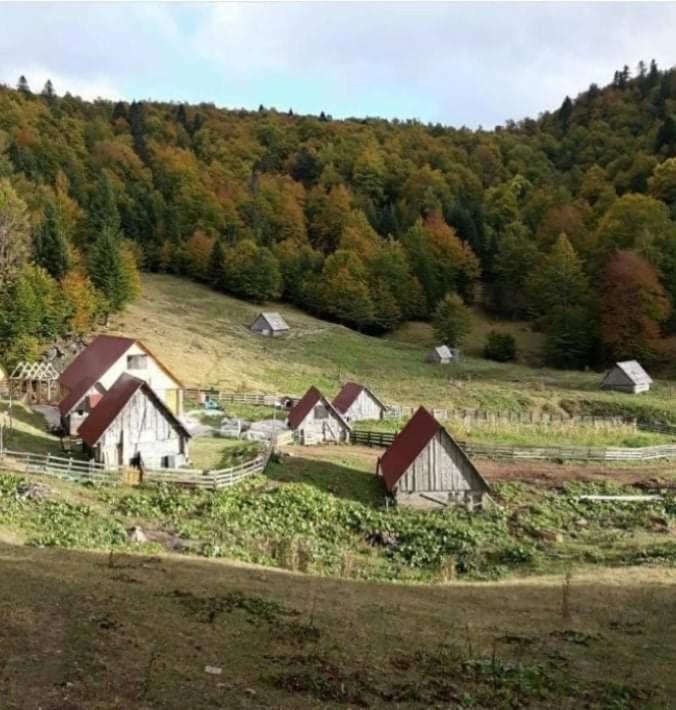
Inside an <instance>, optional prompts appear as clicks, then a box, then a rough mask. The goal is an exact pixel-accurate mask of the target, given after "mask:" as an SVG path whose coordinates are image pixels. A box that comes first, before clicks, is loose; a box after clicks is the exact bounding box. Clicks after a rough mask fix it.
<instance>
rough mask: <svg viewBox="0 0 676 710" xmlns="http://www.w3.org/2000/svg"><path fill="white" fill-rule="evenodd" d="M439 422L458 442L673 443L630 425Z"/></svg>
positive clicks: (396, 426) (382, 424) (364, 426)
mask: <svg viewBox="0 0 676 710" xmlns="http://www.w3.org/2000/svg"><path fill="white" fill-rule="evenodd" d="M442 423H443V424H444V426H445V427H446V429H447V430H448V431H449V432H450V433H451V435H452V436H453V437H454V438H456V439H457V440H459V441H475V442H481V443H486V444H520V445H526V446H567V445H570V446H591V447H604V446H608V447H610V446H613V447H614V446H618V447H627V448H637V447H642V446H658V445H660V444H671V443H673V442H674V437H673V436H672V435H669V434H661V433H655V432H649V431H641V430H639V429H637V428H636V427H635V426H633V425H631V424H608V425H592V424H582V423H579V422H576V423H575V424H567V423H562V424H558V423H557V424H518V423H512V422H496V423H490V422H482V421H477V422H473V423H471V424H468V423H466V422H465V421H464V420H462V419H454V420H451V421H448V422H442ZM405 424H406V420H404V419H402V420H396V419H385V420H382V421H374V420H371V421H364V422H355V423H354V428H355V429H359V430H365V431H384V432H392V433H396V432H398V431H401V429H402V428H403V427H404V426H405Z"/></svg>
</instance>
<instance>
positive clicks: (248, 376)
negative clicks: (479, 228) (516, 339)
mask: <svg viewBox="0 0 676 710" xmlns="http://www.w3.org/2000/svg"><path fill="white" fill-rule="evenodd" d="M271 307H273V308H275V309H278V310H280V311H281V313H282V314H283V315H284V317H285V318H286V319H287V321H288V322H289V325H290V326H291V329H292V331H291V334H290V335H289V336H288V337H285V338H276V339H271V338H264V337H260V336H256V335H254V334H253V333H251V332H250V331H249V330H248V328H247V326H248V325H249V324H250V323H251V322H252V321H253V318H254V317H255V315H256V314H257V313H258V312H259V311H260V310H261V308H260V307H257V306H254V305H251V304H249V303H246V302H244V301H239V300H236V299H233V298H230V297H227V296H224V295H222V294H219V293H216V292H214V291H212V290H210V289H208V288H206V287H204V286H200V285H197V284H194V283H191V282H188V281H184V280H181V279H178V278H175V277H170V276H164V275H147V276H145V277H144V279H143V294H142V296H141V298H140V299H139V300H138V302H136V303H134V304H132V305H131V306H130V307H129V308H128V310H127V311H126V313H124V314H123V315H122V316H120V317H118V318H117V319H115V320H114V322H113V323H112V328H113V330H114V331H115V332H118V333H125V334H129V335H135V336H137V337H139V338H141V339H142V340H143V341H144V342H146V343H147V345H148V346H149V347H150V348H151V350H153V351H155V352H156V353H157V354H158V355H159V356H160V357H161V358H162V359H163V360H164V361H166V363H167V365H169V367H171V368H172V369H173V370H175V372H176V374H177V375H178V376H179V377H180V378H182V379H183V380H184V381H185V383H186V384H188V385H193V386H196V385H200V386H203V387H206V386H213V387H216V388H219V389H222V390H229V391H232V390H240V389H241V390H243V391H253V392H266V391H267V392H270V391H276V392H280V393H282V394H302V393H303V392H304V391H305V389H306V388H307V387H308V386H310V385H312V384H315V385H318V386H319V387H320V388H322V389H324V390H325V391H326V393H327V394H328V395H330V396H331V395H333V393H335V392H336V391H337V390H338V388H339V386H340V384H341V382H344V381H346V380H349V379H355V380H357V381H360V382H364V383H367V384H370V385H371V386H373V388H374V389H375V390H376V392H378V393H379V394H380V395H381V396H382V397H383V398H384V399H386V400H388V401H392V402H395V403H400V404H408V405H413V406H415V405H417V404H421V403H422V404H426V405H427V406H439V407H458V408H482V409H492V410H496V409H506V410H511V411H528V410H533V409H544V410H545V411H551V412H555V411H561V406H562V404H563V403H570V404H567V405H566V406H568V408H573V409H575V408H578V409H580V408H582V409H584V411H592V410H594V411H602V410H614V411H619V412H629V413H630V412H634V411H635V412H645V413H649V412H650V411H651V409H653V408H654V409H656V410H659V411H663V412H667V413H670V412H673V415H671V416H674V418H676V403H675V401H676V398H675V397H674V394H675V393H676V387H674V385H673V384H671V383H669V382H658V383H657V384H656V386H655V388H654V391H653V392H651V393H649V394H647V395H641V396H640V397H630V396H623V395H618V394H609V393H602V392H600V391H599V389H598V384H599V380H600V375H599V374H598V373H594V372H572V371H560V370H546V369H533V368H529V367H527V366H525V365H500V364H497V363H492V362H489V361H487V360H482V359H479V358H475V357H467V358H465V360H464V361H463V362H462V363H460V364H458V365H453V366H450V367H436V366H433V365H429V364H427V363H426V362H425V361H424V358H425V354H426V350H427V344H426V343H423V344H421V345H415V344H411V343H410V342H408V343H403V342H397V341H395V340H393V339H384V338H374V337H370V336H366V335H361V334H359V333H357V332H355V331H352V330H350V329H348V328H344V327H342V326H339V325H335V324H332V323H327V322H325V321H322V320H319V319H317V318H313V317H311V316H308V315H306V314H304V313H302V312H300V311H298V310H297V309H294V308H292V307H290V306H287V305H278V304H275V305H273V306H271Z"/></svg>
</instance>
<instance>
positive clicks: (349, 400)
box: [333, 382, 364, 414]
mask: <svg viewBox="0 0 676 710" xmlns="http://www.w3.org/2000/svg"><path fill="white" fill-rule="evenodd" d="M362 390H364V387H363V386H362V385H359V384H357V383H356V382H346V383H345V384H344V385H343V387H342V389H341V390H340V392H338V394H337V395H336V398H335V399H334V400H333V406H334V407H335V408H336V409H337V410H338V411H339V412H341V413H342V414H345V412H347V410H348V409H349V408H350V407H351V406H352V404H353V403H354V401H355V399H357V397H359V395H360V394H361V393H362Z"/></svg>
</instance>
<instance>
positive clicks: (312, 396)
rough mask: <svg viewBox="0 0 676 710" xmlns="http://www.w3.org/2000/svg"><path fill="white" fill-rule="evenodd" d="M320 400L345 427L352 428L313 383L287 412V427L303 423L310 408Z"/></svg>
mask: <svg viewBox="0 0 676 710" xmlns="http://www.w3.org/2000/svg"><path fill="white" fill-rule="evenodd" d="M320 400H321V401H322V402H324V404H326V406H327V407H328V408H329V409H330V410H331V411H332V412H333V413H334V414H335V415H336V417H338V419H340V421H341V422H342V423H343V425H344V426H345V427H346V428H347V429H350V430H351V429H352V427H351V426H350V425H349V424H348V423H347V422H346V421H345V419H344V418H343V415H342V414H341V413H340V412H339V411H338V410H337V409H336V408H335V407H334V406H333V405H332V404H331V402H329V400H328V399H326V397H325V396H324V395H323V394H322V393H321V392H320V391H319V390H318V389H317V388H316V387H315V386H314V385H313V386H312V387H310V389H309V390H308V391H307V392H306V393H305V394H304V395H303V396H302V398H301V399H299V400H298V402H296V404H295V405H294V406H293V408H292V409H291V411H290V412H289V416H288V418H287V420H286V423H287V425H288V427H289V429H297V428H298V427H299V426H300V425H301V424H302V423H303V420H304V419H305V417H307V415H308V414H309V413H310V411H311V410H312V408H313V407H314V406H315V405H316V404H317V402H319V401H320Z"/></svg>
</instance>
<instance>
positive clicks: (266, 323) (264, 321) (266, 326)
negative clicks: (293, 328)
mask: <svg viewBox="0 0 676 710" xmlns="http://www.w3.org/2000/svg"><path fill="white" fill-rule="evenodd" d="M251 330H252V331H253V332H254V333H258V335H268V336H272V337H273V338H276V337H278V336H280V335H286V334H287V333H288V332H289V330H290V328H289V326H288V325H287V322H286V321H285V320H284V318H282V316H281V315H280V314H279V313H259V314H258V315H257V316H256V320H255V321H254V322H253V323H252V324H251Z"/></svg>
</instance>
